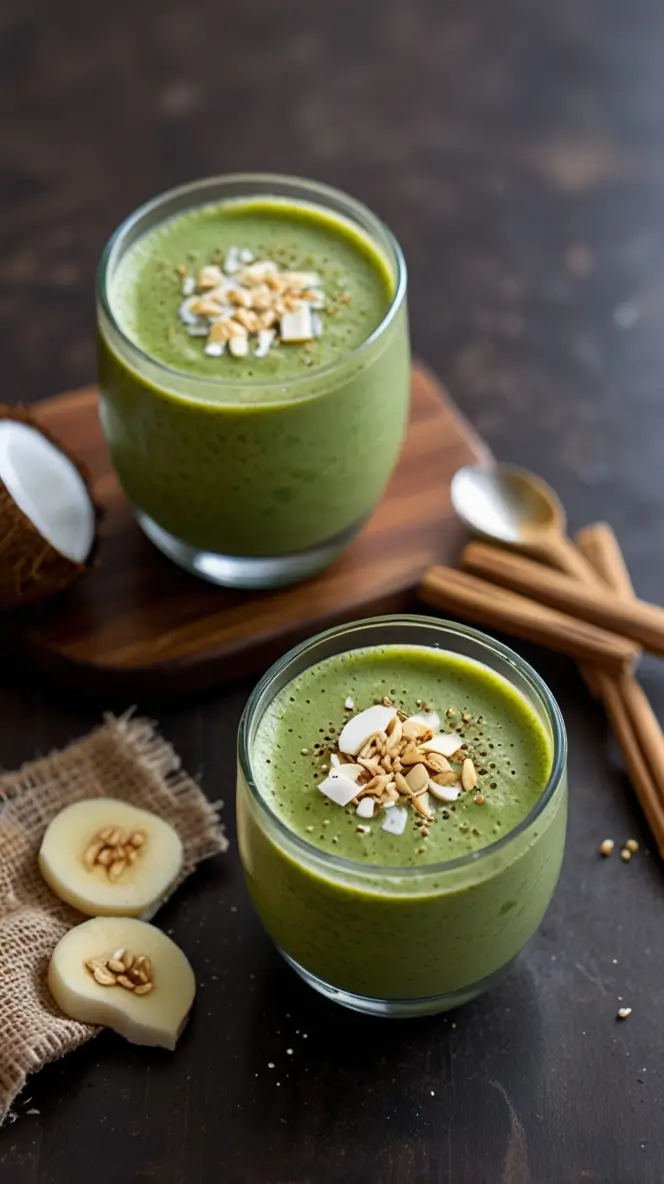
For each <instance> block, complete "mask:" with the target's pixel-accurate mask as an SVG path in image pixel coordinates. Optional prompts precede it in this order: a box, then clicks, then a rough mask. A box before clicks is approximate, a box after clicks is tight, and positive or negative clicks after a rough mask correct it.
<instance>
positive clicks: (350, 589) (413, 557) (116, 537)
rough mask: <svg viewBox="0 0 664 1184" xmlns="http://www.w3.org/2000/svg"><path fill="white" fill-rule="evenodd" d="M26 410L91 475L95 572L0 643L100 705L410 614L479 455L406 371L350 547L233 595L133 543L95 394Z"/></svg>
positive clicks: (209, 679) (450, 540)
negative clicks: (272, 587) (405, 412)
mask: <svg viewBox="0 0 664 1184" xmlns="http://www.w3.org/2000/svg"><path fill="white" fill-rule="evenodd" d="M34 411H35V414H36V416H37V418H38V419H39V420H40V422H41V423H43V424H44V426H45V427H48V428H49V429H50V430H51V431H52V432H53V433H54V435H55V436H57V437H58V438H59V439H60V440H62V441H63V443H65V444H67V445H68V447H69V448H71V450H72V451H73V452H74V453H75V454H76V455H78V456H79V457H80V458H81V459H82V460H84V461H85V463H86V464H87V465H88V467H89V469H90V471H91V473H92V476H93V481H94V492H95V496H96V498H97V500H98V501H99V502H100V503H101V505H102V506H103V507H104V509H105V512H106V513H105V518H104V521H103V523H102V527H101V543H100V551H99V556H100V564H99V566H98V567H97V568H96V569H95V570H94V571H93V572H92V573H91V575H90V576H88V577H87V578H85V579H83V580H82V581H81V582H80V583H79V584H77V585H76V586H75V587H74V588H71V589H70V590H69V591H67V592H65V593H62V594H60V595H59V596H56V597H54V598H53V599H52V600H50V601H48V602H47V603H45V604H43V605H38V606H35V607H32V608H29V609H23V610H20V611H19V612H17V613H13V614H10V615H9V617H7V618H5V621H4V634H5V642H6V643H11V645H12V646H13V648H17V649H18V651H19V653H20V655H21V658H22V660H23V661H25V662H30V663H32V664H34V665H35V666H37V667H38V668H39V669H41V670H44V671H46V672H49V673H50V674H52V675H54V676H56V677H57V678H58V679H59V680H60V681H61V682H63V683H65V684H66V685H68V686H73V687H77V688H80V689H83V690H85V691H86V692H90V693H95V694H99V695H101V696H104V697H106V698H107V699H110V698H115V697H117V696H118V695H129V696H137V695H148V696H152V695H158V696H161V695H164V694H172V693H176V694H180V693H184V692H187V691H192V690H202V689H205V688H207V687H210V686H213V685H214V684H216V683H220V682H223V681H228V680H231V679H233V678H237V677H239V676H240V675H244V674H248V673H255V672H257V671H259V670H262V669H264V668H265V667H266V666H267V665H268V664H269V663H270V662H271V661H272V660H274V658H275V657H276V656H278V655H279V654H280V653H283V652H284V651H285V650H286V649H287V648H288V647H289V646H291V645H292V644H294V643H295V642H296V641H298V640H300V639H302V638H304V637H306V636H309V635H311V634H313V633H316V632H318V631H319V630H321V629H324V628H326V627H327V626H329V625H332V624H335V623H337V622H340V621H344V620H346V621H347V620H352V619H358V618H360V617H364V616H372V615H373V614H375V613H379V612H390V611H403V610H406V609H408V608H412V607H413V603H414V591H415V588H416V586H417V584H418V581H419V579H420V576H421V575H422V573H423V571H424V570H425V568H427V567H428V566H429V565H430V564H431V563H433V562H435V561H441V562H446V563H449V562H452V563H453V562H455V560H456V558H457V556H458V554H459V552H460V549H461V546H462V545H463V542H464V531H463V528H462V526H461V524H460V522H459V521H458V520H457V519H456V518H455V516H454V513H453V510H452V506H451V503H450V492H449V485H450V478H451V477H452V474H453V473H454V472H455V471H456V469H457V468H459V466H460V465H464V464H468V463H471V462H475V461H477V460H481V459H485V458H486V457H487V456H488V452H487V449H486V448H485V446H484V444H483V443H482V441H481V440H480V439H479V437H477V436H476V435H475V433H474V432H473V430H472V428H471V427H470V426H469V425H468V423H466V421H465V420H464V419H463V417H462V416H461V415H460V413H459V412H458V411H457V410H456V408H455V407H454V406H453V404H452V403H451V402H450V400H449V399H448V397H447V396H446V394H445V392H444V390H443V389H442V387H441V385H440V384H439V383H438V382H437V380H436V379H435V378H434V377H433V376H432V375H431V374H430V373H428V372H427V371H426V370H425V369H423V368H422V367H419V366H417V367H415V368H414V370H413V404H412V414H411V421H410V427H409V430H408V436H407V439H406V442H405V445H404V450H403V453H402V456H401V460H400V462H399V465H398V467H397V469H396V472H395V473H394V476H393V478H392V481H391V482H390V485H389V488H388V490H387V492H386V494H385V496H384V498H383V501H382V502H381V504H380V506H379V507H378V509H377V510H376V513H375V514H374V516H373V517H372V518H371V520H370V521H369V523H368V524H367V526H366V527H365V529H364V530H363V531H362V533H361V534H360V535H359V537H358V538H357V539H356V540H355V542H354V543H353V544H352V546H351V547H350V548H349V549H348V551H346V552H345V554H344V555H342V556H341V558H339V559H338V560H337V561H336V562H335V563H334V564H333V565H332V566H331V567H330V568H328V570H327V571H325V572H323V573H322V574H321V575H319V576H317V577H315V578H314V579H312V580H309V581H307V582H306V583H304V584H299V585H297V586H295V587H292V588H286V589H279V590H277V591H274V592H238V591H229V590H226V589H223V588H217V587H215V586H213V585H211V584H207V583H205V582H203V581H202V580H199V579H197V578H196V577H195V576H191V575H189V574H188V573H186V572H184V571H182V570H181V569H180V568H178V567H176V566H175V565H174V564H172V563H171V562H169V560H167V559H166V558H164V556H163V555H161V553H160V552H159V551H157V550H156V548H155V547H153V546H152V544H151V543H150V542H148V540H147V539H146V538H145V536H144V535H143V533H142V532H141V530H139V528H138V526H137V525H136V523H135V522H134V520H133V518H132V515H131V513H130V510H129V506H128V504H127V502H126V500H125V498H124V495H123V493H122V491H121V489H120V487H119V485H118V482H117V480H116V478H115V475H114V473H113V471H112V469H111V465H110V461H109V457H108V453H107V451H106V447H105V444H104V441H103V438H102V435H101V431H100V428H99V422H98V418H97V392H96V390H95V388H94V387H87V388H85V389H84V390H80V391H74V392H73V393H70V394H65V395H59V396H58V397H56V398H53V399H48V400H45V401H44V402H42V403H38V404H37V405H36V407H35V408H34Z"/></svg>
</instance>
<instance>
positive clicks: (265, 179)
mask: <svg viewBox="0 0 664 1184" xmlns="http://www.w3.org/2000/svg"><path fill="white" fill-rule="evenodd" d="M265 183H273V184H275V185H282V186H283V185H299V186H301V187H302V189H303V190H307V191H308V192H309V196H310V197H311V199H312V201H313V199H314V198H315V196H316V195H318V196H319V198H321V199H322V200H324V199H325V198H326V197H327V198H328V200H330V199H333V198H334V199H336V200H339V199H341V200H342V201H343V202H345V203H346V204H347V206H348V207H349V209H350V210H351V212H352V210H353V209H355V210H356V211H357V212H358V213H359V214H362V215H363V216H364V217H365V218H366V219H367V221H368V222H369V223H370V224H372V228H373V230H375V231H376V232H380V233H382V234H383V235H385V237H386V239H387V242H388V245H389V247H390V250H391V251H392V252H393V255H394V262H395V264H396V276H395V288H394V294H393V296H392V300H391V301H390V305H389V308H388V309H387V311H386V313H385V315H384V317H383V318H382V320H381V321H380V322H379V324H378V325H377V326H376V328H375V329H374V330H373V332H372V333H370V335H369V336H368V337H366V338H365V339H364V341H361V342H360V344H359V345H357V346H355V348H354V349H352V350H349V351H348V353H345V354H342V355H341V356H340V357H339V358H335V359H334V360H333V361H331V362H327V363H326V364H325V365H324V366H320V367H314V366H312V367H311V368H310V369H309V370H308V371H307V372H306V373H305V374H300V375H294V376H292V377H290V378H288V379H287V382H288V387H289V390H293V389H295V390H297V389H298V388H299V387H300V386H306V385H309V386H310V385H311V379H312V377H315V378H316V379H318V378H320V377H321V376H323V375H328V374H330V373H333V372H334V371H335V370H336V369H338V368H339V366H340V365H345V364H346V363H347V362H349V361H352V360H354V359H355V358H357V357H359V356H360V355H361V354H362V353H364V352H365V351H366V350H367V349H369V348H370V347H371V345H373V344H374V342H376V341H377V340H379V338H380V337H382V336H383V334H384V333H385V331H386V330H387V329H388V328H389V326H390V325H391V323H392V321H393V320H394V318H395V316H396V314H397V312H398V310H399V309H400V308H401V306H402V304H403V302H404V298H405V295H406V287H407V276H408V273H407V268H406V260H405V258H404V254H403V251H402V250H401V246H400V245H399V240H398V239H397V237H396V235H395V234H394V233H393V232H392V231H391V230H390V228H389V226H387V224H386V223H385V222H383V221H382V220H381V219H380V218H379V217H378V215H377V214H374V213H373V211H372V210H371V209H370V208H369V206H367V205H365V203H364V202H362V201H359V200H358V199H357V198H355V197H353V196H352V195H351V194H349V193H346V192H345V191H344V190H343V189H337V188H336V187H335V186H333V185H328V184H326V183H325V182H324V181H314V180H311V179H309V178H307V177H298V176H295V175H290V174H288V173H259V172H246V173H245V172H240V173H218V174H214V175H213V176H210V177H201V178H199V179H198V180H196V181H187V182H185V183H184V184H183V185H175V186H173V187H172V188H171V189H166V190H164V191H163V192H162V193H158V194H157V195H156V197H152V198H150V199H149V200H148V201H146V202H143V203H142V205H140V206H138V207H137V208H136V209H135V210H132V212H131V213H130V214H128V215H127V217H126V218H124V219H123V220H122V222H120V224H119V226H117V227H116V228H115V230H114V231H113V233H112V234H111V236H110V238H109V239H108V240H107V242H106V245H105V247H104V249H103V251H102V254H101V258H100V260H99V265H98V267H97V276H96V292H97V300H98V302H99V305H100V307H101V309H102V311H103V313H104V316H105V317H106V318H107V320H108V322H109V323H110V325H111V327H112V329H113V331H114V333H116V334H117V335H118V337H119V338H120V340H121V342H122V346H123V348H124V349H126V350H127V351H128V352H129V354H130V356H133V357H134V358H136V359H138V360H139V362H142V363H143V364H145V363H147V364H148V365H149V366H151V367H154V369H155V371H156V372H157V373H162V374H164V375H165V376H170V377H171V380H172V379H174V378H175V379H178V380H179V381H182V380H183V379H184V380H186V382H187V383H188V384H189V385H190V386H191V387H192V390H194V391H195V390H196V389H197V388H198V387H201V388H202V387H207V388H210V387H224V388H226V389H233V388H234V387H236V388H239V387H242V388H243V389H250V390H261V389H268V388H270V387H274V386H279V385H283V382H284V380H283V379H282V380H277V379H274V378H257V379H254V378H252V379H247V380H244V379H243V380H242V382H239V381H238V380H237V379H228V378H223V377H219V378H217V377H216V376H214V375H212V376H208V375H205V376H203V375H200V374H191V373H189V372H188V371H186V370H177V369H176V368H175V367H174V366H168V365H166V363H165V362H160V361H159V360H158V359H157V358H154V357H153V356H152V355H151V354H149V353H147V352H146V351H145V350H144V349H142V348H141V346H139V345H137V344H136V342H134V341H132V339H131V337H129V336H128V334H127V333H125V331H124V329H123V328H122V326H121V325H120V323H119V321H118V319H117V317H116V316H115V313H114V312H113V309H112V307H111V301H110V296H109V283H108V280H109V271H110V268H111V267H112V265H113V264H114V263H116V261H117V260H116V256H117V254H118V252H119V251H120V248H121V247H122V243H123V240H124V238H125V236H126V235H128V234H129V233H130V232H131V230H133V229H134V228H135V227H136V226H137V224H138V223H140V221H141V220H142V219H143V218H145V217H147V216H148V215H149V214H151V213H152V212H153V211H158V209H159V207H160V206H162V205H167V204H168V202H170V201H173V200H175V199H177V198H178V197H185V196H186V195H187V194H191V196H192V198H194V197H195V195H196V194H197V193H199V194H200V193H203V192H204V191H205V190H207V189H212V188H214V187H215V186H217V185H220V184H231V185H234V184H237V185H239V184H246V185H247V193H246V194H245V195H244V196H245V197H247V198H249V197H252V196H256V194H252V192H251V186H252V185H256V184H265ZM274 196H275V197H278V196H279V195H278V194H274ZM210 200H211V201H212V200H214V199H212V198H211V199H210ZM218 200H219V201H220V202H221V201H223V200H224V199H223V198H219V199H218ZM228 200H230V199H228ZM301 200H302V201H305V200H307V199H306V198H305V197H304V195H303V196H302V199H301ZM198 204H204V200H203V201H201V202H192V206H191V207H190V208H192V209H193V208H195V206H196V205H198ZM313 204H315V201H313ZM335 212H336V211H335ZM360 226H361V229H363V230H366V228H365V227H364V226H362V224H361V223H360ZM376 245H378V246H380V243H377V244H376ZM164 385H166V379H165V380H164Z"/></svg>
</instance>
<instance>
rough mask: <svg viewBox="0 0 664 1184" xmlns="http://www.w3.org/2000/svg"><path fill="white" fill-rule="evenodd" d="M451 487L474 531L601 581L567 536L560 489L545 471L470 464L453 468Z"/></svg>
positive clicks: (580, 576) (587, 579)
mask: <svg viewBox="0 0 664 1184" xmlns="http://www.w3.org/2000/svg"><path fill="white" fill-rule="evenodd" d="M451 490H452V505H453V506H454V509H455V510H456V512H457V514H458V515H459V517H460V518H461V519H462V520H463V521H464V522H465V523H466V525H467V526H469V527H470V529H471V530H473V531H475V533H476V534H479V535H482V536H483V537H484V538H487V539H491V540H492V541H493V542H497V543H503V544H504V545H507V546H509V547H513V548H515V549H516V550H519V551H523V552H525V553H526V554H528V555H531V556H532V557H533V558H535V559H539V560H541V561H542V562H545V563H548V564H552V565H553V566H554V567H557V568H558V570H559V571H564V572H567V573H568V574H569V575H573V576H575V577H576V578H577V579H581V580H584V581H585V582H586V583H588V582H591V583H597V574H596V573H595V572H594V570H593V568H592V567H591V566H590V564H589V563H588V562H587V561H586V559H584V557H583V555H581V553H580V552H579V551H577V549H576V547H575V546H574V543H573V542H572V541H571V539H570V538H568V536H567V522H566V518H565V511H564V509H563V507H562V504H561V502H560V500H559V498H558V496H557V494H555V493H554V491H553V489H551V486H550V485H547V483H546V481H543V480H542V479H541V477H536V476H535V474H534V473H530V472H528V470H527V469H521V468H517V467H516V466H514V465H501V464H496V465H493V466H492V467H491V468H485V467H482V466H481V465H469V466H467V467H465V468H463V469H458V470H457V472H456V473H455V474H454V477H453V478H452V486H451Z"/></svg>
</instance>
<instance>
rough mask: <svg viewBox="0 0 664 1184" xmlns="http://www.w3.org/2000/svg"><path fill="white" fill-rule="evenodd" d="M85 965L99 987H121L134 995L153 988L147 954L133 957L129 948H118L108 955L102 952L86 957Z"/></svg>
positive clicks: (144, 993) (151, 971)
mask: <svg viewBox="0 0 664 1184" xmlns="http://www.w3.org/2000/svg"><path fill="white" fill-rule="evenodd" d="M85 967H86V970H88V971H89V972H90V974H91V975H92V977H93V979H94V980H95V982H96V983H99V986H100V987H123V988H124V990H125V991H133V992H134V994H135V995H149V993H150V991H151V990H152V989H153V988H154V972H153V969H152V962H151V961H150V959H149V958H148V956H147V954H139V956H138V958H135V957H134V955H133V954H132V953H131V952H130V951H129V950H126V949H119V950H116V951H115V952H114V953H113V954H111V955H110V957H106V956H105V955H103V954H102V955H99V956H98V957H95V958H90V959H88V961H87V962H86V963H85Z"/></svg>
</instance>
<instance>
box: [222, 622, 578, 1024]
mask: <svg viewBox="0 0 664 1184" xmlns="http://www.w3.org/2000/svg"><path fill="white" fill-rule="evenodd" d="M389 644H396V645H420V646H429V647H435V648H438V649H441V650H446V651H451V652H453V653H455V654H461V655H463V656H465V657H467V658H470V659H474V660H475V661H477V662H481V663H483V664H484V665H485V666H488V667H489V668H490V669H491V670H493V671H495V672H496V673H498V674H499V675H501V676H502V677H503V678H504V679H506V680H507V682H508V683H510V684H511V685H512V686H513V687H515V688H516V689H517V690H518V691H519V692H520V693H521V695H522V696H523V697H524V698H525V699H526V701H527V702H528V703H529V704H530V706H531V708H532V709H533V710H534V711H535V713H536V714H537V716H538V718H539V719H540V720H541V722H542V724H543V726H544V728H545V729H546V731H547V733H548V735H549V737H550V740H551V745H552V753H553V759H552V766H551V773H550V777H549V781H548V783H547V785H546V787H545V789H544V791H543V793H542V795H541V797H540V798H539V800H538V801H537V804H536V805H535V806H534V808H533V809H532V811H531V812H530V814H529V815H528V816H527V817H526V818H524V819H523V821H522V822H521V823H520V824H519V825H518V826H517V827H515V829H514V830H512V831H510V832H509V833H508V834H506V835H504V836H503V837H501V838H500V839H498V840H496V841H495V842H493V843H491V844H489V845H488V846H487V847H485V848H483V849H481V850H479V851H476V852H473V853H472V854H469V855H464V856H463V857H461V858H458V859H454V860H450V861H448V862H443V863H437V864H430V865H424V866H422V867H417V868H413V867H407V868H405V867H383V866H376V865H368V864H366V863H359V862H355V861H352V860H348V859H342V858H338V857H335V856H334V855H331V854H327V853H326V852H324V851H321V850H320V849H319V848H317V847H314V846H313V845H311V844H309V843H307V842H306V841H305V840H304V839H302V838H301V837H299V836H298V835H295V834H293V833H292V832H291V831H290V830H289V829H288V827H287V826H286V825H285V824H284V822H283V821H282V820H281V819H280V818H279V817H278V816H277V815H276V814H274V813H273V812H272V810H271V808H270V807H269V806H268V805H267V804H266V802H265V801H264V800H263V798H262V797H261V792H260V788H259V787H258V785H257V784H256V780H255V778H254V774H253V770H252V748H253V742H254V737H255V735H256V731H257V728H258V725H259V723H260V720H261V718H262V716H263V713H264V711H265V709H266V707H267V706H268V704H269V703H270V702H271V700H272V699H273V698H274V696H275V695H276V694H277V693H278V692H279V691H280V690H281V689H282V687H284V686H285V685H286V684H287V683H289V682H290V681H291V680H292V679H293V678H294V677H295V676H296V675H298V674H299V673H301V672H302V671H303V670H306V669H307V668H308V667H310V666H312V665H314V664H316V663H318V662H320V661H322V660H323V659H324V658H328V657H331V656H332V655H335V654H340V653H346V652H348V651H349V650H354V649H360V648H364V647H366V646H372V645H381V646H382V645H389ZM566 762H567V740H566V734H565V727H564V724H563V720H562V717H561V714H560V710H559V708H558V706H557V704H556V701H555V699H554V698H553V696H552V694H551V692H550V691H549V689H548V687H547V686H546V685H545V683H544V682H543V681H542V679H541V678H540V677H539V675H538V674H536V672H535V671H534V670H533V669H532V667H530V666H529V665H528V663H527V662H524V661H523V659H522V658H520V657H519V656H518V654H515V653H514V652H513V651H512V650H510V649H508V648H507V647H506V646H504V645H501V644H500V643H499V642H497V641H494V640H493V639H492V638H490V637H487V636H486V635H485V634H483V633H480V632H478V631H477V630H475V629H470V628H466V627H464V626H462V625H457V624H453V623H451V622H447V621H437V620H434V619H431V618H428V617H418V616H394V617H377V618H374V619H372V620H367V621H359V622H357V623H355V624H349V625H341V626H338V627H337V628H334V629H330V630H328V631H327V632H326V633H321V634H320V635H319V636H318V637H314V638H313V639H311V640H309V641H306V642H304V643H303V644H302V645H299V646H297V647H296V648H295V649H293V650H291V651H290V653H287V654H286V655H285V656H284V657H283V658H281V659H280V660H279V661H278V662H276V663H275V664H274V665H273V666H272V667H271V669H270V670H268V671H267V673H266V674H265V675H264V677H263V678H262V679H261V681H260V682H259V683H258V685H257V686H256V688H255V690H254V692H253V694H252V695H251V697H250V699H249V701H248V703H247V705H246V707H245V710H244V713H243V716H242V719H241V721H240V728H239V737H238V787H237V813H238V839H239V846H240V856H241V859H242V864H243V868H244V873H245V878H246V881H247V885H248V888H249V892H250V895H251V897H252V900H253V903H254V905H255V907H256V910H257V912H258V914H259V916H260V918H261V920H262V922H263V925H264V927H265V929H266V930H267V932H268V933H269V934H270V936H271V937H272V939H273V940H274V942H275V943H276V945H277V946H278V948H279V950H280V951H281V953H282V954H283V956H284V957H285V959H286V960H287V961H288V962H289V963H290V965H291V966H292V967H293V968H294V969H295V970H296V971H297V972H298V974H300V975H301V977H302V978H303V979H304V980H305V981H306V982H308V983H309V984H310V985H311V986H312V987H314V988H315V989H316V990H318V991H320V992H321V994H323V995H325V996H327V997H328V998H330V999H333V1000H335V1001H336V1002H338V1003H341V1004H344V1005H345V1006H347V1007H351V1008H353V1009H355V1010H357V1011H363V1012H368V1013H371V1014H375V1015H384V1016H414V1015H424V1014H429V1013H434V1012H439V1011H446V1010H448V1009H449V1008H451V1007H456V1006H458V1005H459V1004H461V1003H464V1002H466V1001H467V1000H470V999H473V998H474V997H475V996H476V995H478V994H480V993H481V992H482V991H484V990H486V989H487V987H489V986H490V985H491V984H492V983H493V981H494V980H495V979H496V977H498V976H499V975H500V974H501V973H502V972H503V971H504V970H505V969H506V967H507V966H509V964H510V963H511V962H512V960H513V959H514V958H515V957H516V956H517V954H518V953H519V952H520V950H521V949H522V948H523V946H524V945H525V944H526V942H527V941H528V940H529V939H530V937H532V935H533V934H534V933H535V931H536V929H537V927H538V926H539V924H540V922H541V920H542V917H543V916H544V913H545V911H546V909H547V907H548V905H549V902H550V900H551V897H552V895H553V892H554V889H555V886H556V883H557V881H558V875H559V872H560V866H561V863H562V858H563V850H564V844H565V830H566V818H567V777H566Z"/></svg>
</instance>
